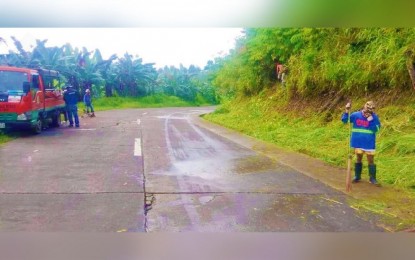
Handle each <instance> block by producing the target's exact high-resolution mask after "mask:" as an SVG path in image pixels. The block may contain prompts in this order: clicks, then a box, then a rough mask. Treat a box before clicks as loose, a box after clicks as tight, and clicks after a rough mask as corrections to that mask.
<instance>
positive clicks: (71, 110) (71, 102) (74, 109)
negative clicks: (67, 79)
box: [63, 85, 79, 127]
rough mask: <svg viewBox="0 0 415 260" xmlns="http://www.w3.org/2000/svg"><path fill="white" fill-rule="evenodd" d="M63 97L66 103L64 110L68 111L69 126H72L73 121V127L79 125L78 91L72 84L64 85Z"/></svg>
mask: <svg viewBox="0 0 415 260" xmlns="http://www.w3.org/2000/svg"><path fill="white" fill-rule="evenodd" d="M63 99H64V100H65V103H66V111H67V113H68V119H69V127H73V125H74V121H75V127H79V116H78V105H77V104H78V92H77V91H76V90H75V88H74V87H73V86H72V85H67V86H66V92H65V93H64V95H63Z"/></svg>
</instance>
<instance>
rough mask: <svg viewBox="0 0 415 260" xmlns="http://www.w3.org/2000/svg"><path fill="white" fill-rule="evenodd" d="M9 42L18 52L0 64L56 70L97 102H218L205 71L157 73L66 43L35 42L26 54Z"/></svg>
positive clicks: (149, 66) (134, 59) (0, 58)
mask: <svg viewBox="0 0 415 260" xmlns="http://www.w3.org/2000/svg"><path fill="white" fill-rule="evenodd" d="M11 39H12V41H13V44H14V46H15V47H16V50H17V51H13V50H9V53H8V54H4V55H0V64H2V65H9V66H16V67H29V68H45V69H52V70H57V71H59V72H60V73H61V74H62V75H63V76H64V78H65V81H66V82H67V83H69V84H71V85H73V86H74V87H75V88H76V89H77V90H78V91H80V92H82V93H83V92H84V91H85V90H86V89H91V90H92V93H93V94H94V96H95V97H97V98H99V97H103V96H106V97H111V96H120V97H143V96H148V95H153V94H158V93H162V94H166V95H174V96H177V97H179V98H182V99H184V100H186V101H189V102H196V101H200V102H202V103H210V104H216V103H217V102H218V97H217V95H216V92H215V89H214V87H213V85H212V77H211V76H210V74H211V72H210V71H209V70H208V68H206V69H200V68H199V67H197V66H194V65H191V66H189V68H186V67H184V66H182V65H180V67H179V68H176V67H174V66H165V67H164V68H160V69H156V68H155V67H154V65H155V64H154V63H143V60H142V59H141V58H140V57H139V56H137V55H135V56H134V55H131V54H129V53H125V54H124V55H123V56H122V57H118V56H117V55H115V54H113V55H111V56H110V57H109V58H108V59H103V57H102V55H101V52H100V50H99V49H95V50H94V51H89V50H87V49H86V48H73V47H72V46H71V44H69V43H67V44H65V45H63V46H61V47H57V46H54V47H47V46H46V43H47V40H36V44H35V46H34V48H33V49H32V50H31V51H28V50H25V49H24V48H23V46H22V44H21V42H20V41H19V40H18V39H16V38H15V37H11ZM0 44H5V45H8V44H7V42H6V41H5V39H4V38H0ZM207 67H208V66H207Z"/></svg>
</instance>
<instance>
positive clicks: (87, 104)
mask: <svg viewBox="0 0 415 260" xmlns="http://www.w3.org/2000/svg"><path fill="white" fill-rule="evenodd" d="M84 104H85V109H86V113H87V114H88V115H89V110H91V115H90V116H91V117H94V116H95V113H94V107H93V106H92V98H91V91H90V90H89V89H86V90H85V95H84Z"/></svg>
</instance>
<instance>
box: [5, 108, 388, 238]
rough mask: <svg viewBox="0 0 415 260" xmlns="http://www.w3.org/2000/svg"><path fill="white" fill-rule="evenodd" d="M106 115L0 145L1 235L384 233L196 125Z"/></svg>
mask: <svg viewBox="0 0 415 260" xmlns="http://www.w3.org/2000/svg"><path fill="white" fill-rule="evenodd" d="M210 111H213V108H169V109H131V110H118V111H105V112H104V111H103V112H99V113H97V117H96V118H82V119H81V128H79V129H76V128H75V129H73V128H67V127H61V128H58V129H48V130H46V131H44V132H43V133H42V134H41V135H38V136H30V135H27V136H24V137H21V138H19V139H17V140H14V141H12V142H10V143H7V144H6V145H4V146H1V147H0V165H1V168H0V208H1V212H0V231H104V232H163V231H169V232H176V231H177V232H178V231H192V232H193V231H195V232H234V231H250V232H251V231H257V232H284V231H299V232H308V231H319V232H321V231H323V232H325V231H330V232H335V231H382V228H380V227H377V226H376V225H375V223H376V218H375V217H374V216H373V217H372V216H369V215H366V216H362V215H359V214H357V212H356V211H355V210H354V209H352V208H351V207H349V206H348V204H347V195H345V194H344V193H342V192H339V191H337V190H335V189H333V188H331V187H329V186H327V185H326V184H323V183H321V182H319V181H318V180H316V179H314V178H310V177H309V176H306V175H304V174H303V173H300V172H299V171H297V170H294V169H293V168H291V167H288V166H286V165H284V164H282V163H280V162H279V161H278V160H276V159H272V157H268V156H266V155H264V154H259V153H257V152H255V151H253V150H251V149H249V148H247V147H245V146H242V145H240V144H238V143H237V142H235V141H232V139H230V138H228V137H224V136H221V135H220V134H218V133H214V132H212V131H210V130H208V129H207V128H204V127H203V125H201V124H199V123H198V122H197V120H200V119H198V118H197V115H199V114H203V113H207V112H210Z"/></svg>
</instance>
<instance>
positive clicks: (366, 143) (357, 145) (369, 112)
mask: <svg viewBox="0 0 415 260" xmlns="http://www.w3.org/2000/svg"><path fill="white" fill-rule="evenodd" d="M350 108H351V104H350V103H347V104H346V111H345V112H344V113H343V115H342V118H341V120H342V121H343V123H350V124H352V135H351V140H350V147H352V148H353V149H354V152H355V154H356V157H357V158H356V163H355V167H354V171H355V176H354V178H353V181H352V182H353V183H357V182H360V180H361V175H362V166H363V165H362V159H363V155H364V154H366V156H367V161H368V169H369V181H370V183H372V184H374V185H376V186H378V185H379V184H378V182H377V180H376V164H375V146H376V133H377V132H378V131H379V129H380V121H379V117H378V116H377V115H376V113H375V103H374V102H373V101H367V102H366V103H365V105H364V107H363V109H361V110H359V111H357V112H354V113H351V114H350ZM349 114H350V115H349Z"/></svg>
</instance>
